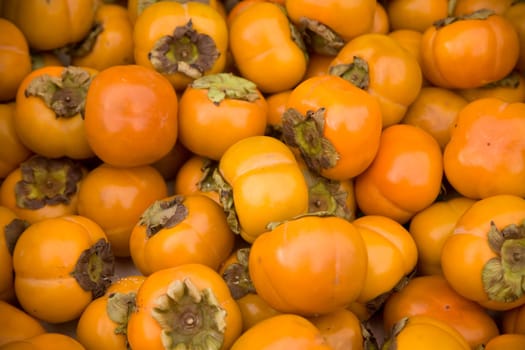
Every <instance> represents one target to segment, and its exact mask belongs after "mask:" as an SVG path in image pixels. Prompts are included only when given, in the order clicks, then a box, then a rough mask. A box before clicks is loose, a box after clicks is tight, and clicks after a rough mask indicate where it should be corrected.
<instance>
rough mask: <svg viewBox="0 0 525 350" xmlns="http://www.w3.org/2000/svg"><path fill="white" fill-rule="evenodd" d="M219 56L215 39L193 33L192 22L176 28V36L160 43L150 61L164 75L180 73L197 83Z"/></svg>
mask: <svg viewBox="0 0 525 350" xmlns="http://www.w3.org/2000/svg"><path fill="white" fill-rule="evenodd" d="M219 55H220V53H219V51H218V50H217V47H216V45H215V42H214V41H213V39H212V37H210V36H209V35H207V34H202V33H198V32H197V31H196V30H195V29H193V24H192V21H191V19H190V20H189V21H188V22H187V23H186V24H185V25H183V26H178V27H176V28H175V30H174V32H173V35H165V36H163V37H161V38H160V39H159V40H157V42H156V43H155V45H154V46H153V48H152V49H151V51H150V52H149V54H148V58H149V60H150V62H151V64H152V65H153V67H154V68H155V70H156V71H158V72H160V73H162V74H175V73H181V74H183V75H186V76H187V77H189V78H192V79H197V78H200V77H202V76H203V75H204V73H205V72H206V71H207V70H209V69H211V68H212V67H213V65H214V64H215V61H217V59H218V58H219Z"/></svg>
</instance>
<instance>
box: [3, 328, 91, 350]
mask: <svg viewBox="0 0 525 350" xmlns="http://www.w3.org/2000/svg"><path fill="white" fill-rule="evenodd" d="M49 348H54V349H61V350H85V348H84V347H83V346H82V344H80V343H79V342H78V341H77V340H76V339H75V338H73V337H72V336H69V335H66V334H62V333H55V332H46V333H42V334H38V335H35V336H33V337H31V338H27V339H24V340H19V341H16V342H11V343H9V344H5V345H3V346H1V347H0V349H1V350H44V349H49Z"/></svg>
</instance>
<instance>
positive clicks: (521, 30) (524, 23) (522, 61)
mask: <svg viewBox="0 0 525 350" xmlns="http://www.w3.org/2000/svg"><path fill="white" fill-rule="evenodd" d="M503 16H504V17H505V18H506V19H507V20H509V21H510V22H511V23H512V25H513V26H514V29H515V30H516V32H517V33H518V38H519V41H520V52H519V57H518V62H517V63H516V68H517V69H518V70H519V71H520V72H521V73H522V74H525V20H524V19H525V4H523V3H515V4H513V5H512V6H511V7H509V8H508V9H507V10H506V11H505V13H504V14H503Z"/></svg>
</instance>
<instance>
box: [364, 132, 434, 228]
mask: <svg viewBox="0 0 525 350" xmlns="http://www.w3.org/2000/svg"><path fill="white" fill-rule="evenodd" d="M405 141H406V142H405ZM442 177H443V161H442V154H441V149H440V148H439V144H438V143H437V141H436V140H435V139H434V138H433V137H432V136H431V135H430V134H429V133H427V132H426V131H424V130H423V129H421V128H418V127H416V126H413V125H408V124H396V125H392V126H390V127H387V128H385V129H383V133H382V135H381V141H380V144H379V150H378V152H377V155H376V157H375V158H374V161H373V162H372V164H371V165H370V166H369V167H368V168H367V169H366V170H365V171H364V172H363V173H361V174H360V175H358V176H357V177H356V178H355V182H354V189H355V196H356V201H357V206H358V207H359V208H360V209H361V211H362V212H363V213H365V214H367V215H384V216H387V217H389V218H391V219H394V220H396V221H398V222H399V223H401V224H404V223H406V222H408V221H409V220H410V218H412V216H414V215H415V214H416V213H417V212H419V211H420V210H423V209H424V208H426V207H427V206H429V205H431V204H432V203H433V202H434V201H435V200H436V198H437V196H438V194H439V191H440V188H441V180H442Z"/></svg>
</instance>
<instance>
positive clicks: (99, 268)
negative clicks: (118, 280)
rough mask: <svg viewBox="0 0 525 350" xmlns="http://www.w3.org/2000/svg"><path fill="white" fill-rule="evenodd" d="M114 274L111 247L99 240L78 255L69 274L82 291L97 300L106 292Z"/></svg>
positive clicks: (113, 258)
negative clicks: (88, 292)
mask: <svg viewBox="0 0 525 350" xmlns="http://www.w3.org/2000/svg"><path fill="white" fill-rule="evenodd" d="M114 273H115V257H114V255H113V251H112V250H111V245H110V243H109V242H108V241H106V240H105V239H102V238H101V239H99V240H98V241H97V242H95V244H93V245H92V246H91V247H90V248H88V249H86V250H84V251H83V252H82V254H80V257H79V258H78V260H77V263H76V265H75V269H74V271H73V272H72V273H71V274H72V275H73V277H75V279H76V280H77V282H78V284H79V285H80V287H82V289H84V290H85V291H90V292H91V293H92V295H93V298H98V297H100V296H102V295H104V293H105V292H106V290H107V288H108V287H109V285H110V284H111V278H112V277H113V275H114Z"/></svg>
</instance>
